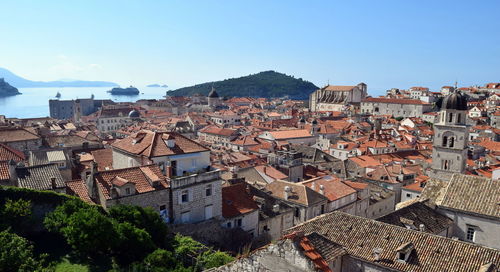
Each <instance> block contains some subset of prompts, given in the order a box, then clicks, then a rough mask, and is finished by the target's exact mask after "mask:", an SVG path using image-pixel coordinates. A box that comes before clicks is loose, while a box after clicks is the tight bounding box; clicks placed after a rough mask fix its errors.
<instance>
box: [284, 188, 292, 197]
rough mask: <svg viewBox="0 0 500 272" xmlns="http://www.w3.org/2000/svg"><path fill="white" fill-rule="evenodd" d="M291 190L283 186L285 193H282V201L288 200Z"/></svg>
mask: <svg viewBox="0 0 500 272" xmlns="http://www.w3.org/2000/svg"><path fill="white" fill-rule="evenodd" d="M291 191H292V190H291V188H290V186H285V191H284V195H283V198H284V199H288V197H289V196H290V192H291Z"/></svg>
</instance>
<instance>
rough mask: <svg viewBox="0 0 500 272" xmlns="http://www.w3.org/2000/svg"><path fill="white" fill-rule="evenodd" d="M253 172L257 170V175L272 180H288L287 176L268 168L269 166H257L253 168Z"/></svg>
mask: <svg viewBox="0 0 500 272" xmlns="http://www.w3.org/2000/svg"><path fill="white" fill-rule="evenodd" d="M255 170H257V171H258V172H259V173H261V174H264V175H266V176H269V177H271V178H273V179H286V178H288V176H287V175H285V174H283V173H282V172H280V171H279V170H277V169H276V168H274V167H272V166H269V165H257V166H255Z"/></svg>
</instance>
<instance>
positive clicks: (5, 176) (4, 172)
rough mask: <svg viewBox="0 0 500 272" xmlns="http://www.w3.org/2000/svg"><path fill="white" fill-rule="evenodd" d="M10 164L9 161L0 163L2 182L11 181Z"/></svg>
mask: <svg viewBox="0 0 500 272" xmlns="http://www.w3.org/2000/svg"><path fill="white" fill-rule="evenodd" d="M9 179H10V173H9V162H8V161H0V180H9Z"/></svg>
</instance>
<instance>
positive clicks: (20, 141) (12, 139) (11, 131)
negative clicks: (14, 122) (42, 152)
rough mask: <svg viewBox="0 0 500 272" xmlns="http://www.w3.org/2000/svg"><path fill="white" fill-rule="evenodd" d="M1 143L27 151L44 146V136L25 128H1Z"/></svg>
mask: <svg viewBox="0 0 500 272" xmlns="http://www.w3.org/2000/svg"><path fill="white" fill-rule="evenodd" d="M0 143H3V144H5V145H7V146H9V147H11V148H14V149H17V150H19V151H23V152H27V151H29V150H36V149H39V148H40V147H41V146H42V138H41V137H40V136H38V135H37V134H35V133H33V132H32V131H28V130H27V129H24V128H17V127H5V128H0Z"/></svg>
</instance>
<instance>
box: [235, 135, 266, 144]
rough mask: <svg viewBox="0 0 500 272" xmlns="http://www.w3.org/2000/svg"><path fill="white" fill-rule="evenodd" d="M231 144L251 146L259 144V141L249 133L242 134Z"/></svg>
mask: <svg viewBox="0 0 500 272" xmlns="http://www.w3.org/2000/svg"><path fill="white" fill-rule="evenodd" d="M231 144H235V145H241V146H249V145H258V144H259V142H257V141H255V139H254V137H252V136H248V135H247V136H240V137H238V138H236V139H234V140H233V141H231Z"/></svg>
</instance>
